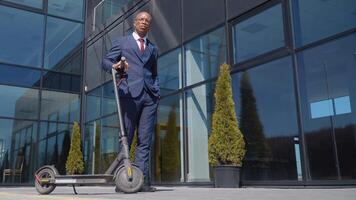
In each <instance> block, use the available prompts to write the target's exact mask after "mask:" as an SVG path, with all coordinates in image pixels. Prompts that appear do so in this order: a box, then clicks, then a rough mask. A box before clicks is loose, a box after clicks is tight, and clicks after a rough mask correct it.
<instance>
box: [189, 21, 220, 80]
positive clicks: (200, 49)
mask: <svg viewBox="0 0 356 200" xmlns="http://www.w3.org/2000/svg"><path fill="white" fill-rule="evenodd" d="M184 47H185V57H186V63H185V64H186V66H185V67H186V77H187V85H192V84H194V83H198V82H200V81H204V80H206V79H209V78H213V77H215V76H217V74H218V69H219V66H220V65H221V64H222V63H224V62H225V61H226V42H225V31H224V27H221V28H219V29H217V30H215V31H212V32H210V33H208V34H206V35H203V36H200V37H198V38H197V39H194V40H193V41H191V42H189V43H188V44H186V45H185V46H184Z"/></svg>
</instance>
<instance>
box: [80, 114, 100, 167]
mask: <svg viewBox="0 0 356 200" xmlns="http://www.w3.org/2000/svg"><path fill="white" fill-rule="evenodd" d="M100 136H101V127H100V120H98V121H94V122H92V123H88V124H86V125H85V137H84V139H85V140H84V150H83V156H84V165H85V167H84V168H85V172H86V173H88V174H95V173H99V166H100V164H99V163H100ZM93 160H94V161H95V162H93ZM95 167H96V168H95Z"/></svg>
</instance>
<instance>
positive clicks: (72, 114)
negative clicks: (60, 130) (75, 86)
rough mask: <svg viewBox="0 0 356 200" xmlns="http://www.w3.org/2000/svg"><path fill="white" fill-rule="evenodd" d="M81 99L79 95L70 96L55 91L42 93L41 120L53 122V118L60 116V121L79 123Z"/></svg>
mask: <svg viewBox="0 0 356 200" xmlns="http://www.w3.org/2000/svg"><path fill="white" fill-rule="evenodd" d="M79 98H80V96H79V95H78V94H70V93H64V92H55V91H46V90H43V91H42V98H41V119H43V120H51V119H52V116H53V115H54V116H55V115H58V118H57V119H58V121H61V122H71V123H73V122H74V121H77V122H78V121H79V108H80V107H79Z"/></svg>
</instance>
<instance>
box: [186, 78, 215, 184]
mask: <svg viewBox="0 0 356 200" xmlns="http://www.w3.org/2000/svg"><path fill="white" fill-rule="evenodd" d="M214 87H215V86H214V85H213V84H212V83H208V84H205V85H201V86H199V87H196V88H193V89H191V90H189V91H187V122H188V124H187V125H188V127H187V131H188V134H187V137H188V163H189V166H188V180H187V181H188V182H200V181H202V182H206V181H210V172H209V161H208V137H209V133H210V129H211V115H212V111H213V102H212V101H213V91H214Z"/></svg>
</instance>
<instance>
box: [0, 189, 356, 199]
mask: <svg viewBox="0 0 356 200" xmlns="http://www.w3.org/2000/svg"><path fill="white" fill-rule="evenodd" d="M76 188H77V192H78V193H79V194H78V195H74V194H73V190H72V188H71V187H63V186H62V187H57V188H56V189H55V190H54V191H53V192H52V193H51V194H50V195H38V194H37V192H36V189H35V188H34V187H11V188H6V187H0V200H52V199H53V200H70V199H78V200H94V199H97V200H104V199H123V200H130V199H132V200H142V199H148V200H228V199H236V200H356V188H345V189H340V188H337V189H271V188H239V189H221V188H203V187H157V189H158V191H157V192H153V193H141V192H140V193H137V194H122V193H115V192H114V187H98V186H95V187H76Z"/></svg>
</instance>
